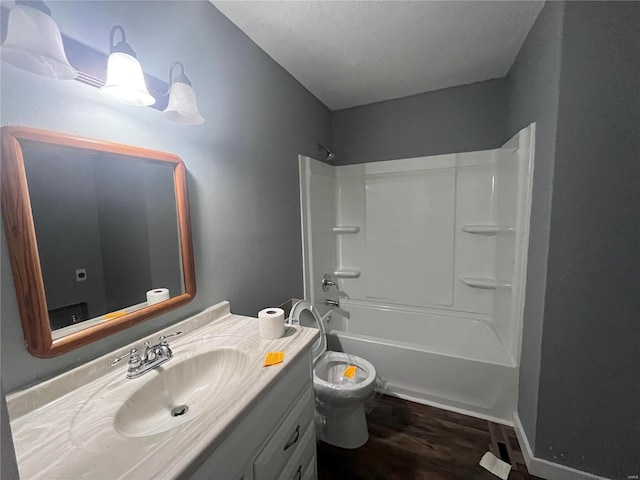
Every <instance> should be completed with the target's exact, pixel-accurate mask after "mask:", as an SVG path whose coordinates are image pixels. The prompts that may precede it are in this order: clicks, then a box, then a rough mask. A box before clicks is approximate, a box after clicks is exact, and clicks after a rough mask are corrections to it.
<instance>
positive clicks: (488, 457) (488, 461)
mask: <svg viewBox="0 0 640 480" xmlns="http://www.w3.org/2000/svg"><path fill="white" fill-rule="evenodd" d="M480 466H481V467H484V468H486V469H487V470H489V471H490V472H491V473H493V474H494V475H495V476H496V477H500V478H501V479H502V480H507V478H509V472H511V465H509V464H508V463H506V462H503V461H502V460H500V459H499V458H498V457H496V456H495V455H494V454H493V453H491V452H487V453H485V454H484V455H483V456H482V458H481V459H480Z"/></svg>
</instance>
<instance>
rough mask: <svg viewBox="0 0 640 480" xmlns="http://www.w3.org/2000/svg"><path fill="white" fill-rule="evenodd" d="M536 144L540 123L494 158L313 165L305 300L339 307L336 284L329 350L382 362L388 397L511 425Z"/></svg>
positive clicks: (305, 207)
mask: <svg viewBox="0 0 640 480" xmlns="http://www.w3.org/2000/svg"><path fill="white" fill-rule="evenodd" d="M534 138H535V125H531V126H529V127H527V128H526V129H524V130H522V131H521V132H519V133H518V134H517V135H516V136H514V137H513V138H512V139H511V140H510V141H509V142H507V143H506V144H505V145H504V146H503V147H502V148H500V149H495V150H487V151H480V152H466V153H458V154H449V155H438V156H431V157H420V158H412V159H401V160H391V161H384V162H373V163H365V164H358V165H349V166H337V167H332V166H329V165H326V164H324V163H321V162H318V161H316V160H313V159H311V158H308V157H302V156H301V157H300V181H301V204H302V234H303V255H304V269H305V272H304V280H305V297H306V298H308V299H310V300H311V301H312V302H314V303H315V304H316V306H317V307H318V308H319V310H320V311H321V312H323V313H324V312H327V311H328V310H329V309H328V307H326V306H325V305H324V300H325V299H326V298H331V299H336V298H337V292H336V290H335V289H331V290H330V291H329V292H326V293H325V292H323V290H322V288H321V286H320V280H321V278H322V275H323V274H324V273H330V274H331V275H332V276H334V280H337V283H338V285H339V287H340V294H339V295H340V308H339V309H336V308H334V309H333V311H332V313H331V315H330V316H326V317H325V318H326V320H328V322H327V323H326V326H327V329H328V331H329V332H330V334H329V346H330V348H332V349H335V350H343V351H345V352H348V353H351V354H354V355H358V356H361V357H363V358H366V359H367V360H369V361H370V362H371V363H373V365H374V366H375V367H376V370H377V371H378V373H379V374H380V375H381V376H382V378H383V379H384V380H386V381H387V382H388V391H389V393H391V394H394V395H397V396H400V397H403V398H408V399H411V400H415V401H418V402H422V403H428V404H433V405H436V406H440V407H444V408H448V409H451V410H455V411H460V412H463V413H468V414H471V415H474V416H478V417H482V418H488V419H492V420H495V421H499V422H502V423H506V424H511V422H512V418H513V413H514V411H515V407H516V401H517V381H518V366H519V357H520V344H521V337H522V316H523V310H524V288H525V278H526V260H527V255H526V252H527V248H528V236H529V214H530V205H531V185H532V178H533V174H532V172H533V157H534ZM336 227H342V228H336ZM425 245H428V248H425Z"/></svg>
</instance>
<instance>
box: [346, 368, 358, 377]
mask: <svg viewBox="0 0 640 480" xmlns="http://www.w3.org/2000/svg"><path fill="white" fill-rule="evenodd" d="M356 368H357V367H356V366H355V365H349V366H348V367H347V369H346V370H345V371H344V376H345V377H347V378H353V376H354V375H355V374H356Z"/></svg>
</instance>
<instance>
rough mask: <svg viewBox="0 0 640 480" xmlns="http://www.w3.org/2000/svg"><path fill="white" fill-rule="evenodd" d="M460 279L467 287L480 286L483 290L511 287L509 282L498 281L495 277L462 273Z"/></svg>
mask: <svg viewBox="0 0 640 480" xmlns="http://www.w3.org/2000/svg"><path fill="white" fill-rule="evenodd" d="M460 281H461V282H462V283H464V284H465V285H466V286H467V287H471V288H480V289H481V290H495V289H496V288H510V287H511V285H509V284H508V283H497V282H496V279H495V278H493V277H469V276H466V275H462V276H461V277H460Z"/></svg>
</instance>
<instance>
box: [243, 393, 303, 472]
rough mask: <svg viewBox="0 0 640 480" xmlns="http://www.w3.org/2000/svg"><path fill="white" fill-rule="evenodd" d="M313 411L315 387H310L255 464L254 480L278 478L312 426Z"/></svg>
mask: <svg viewBox="0 0 640 480" xmlns="http://www.w3.org/2000/svg"><path fill="white" fill-rule="evenodd" d="M313 409H314V406H313V386H312V385H309V386H308V387H307V388H306V389H305V390H304V392H303V393H302V395H301V396H300V398H299V399H298V401H297V402H296V403H295V404H294V406H293V408H292V409H291V412H290V413H289V415H287V417H285V419H284V420H283V421H282V423H281V424H280V425H279V426H278V428H277V429H276V431H275V433H274V434H273V435H272V436H271V438H270V439H269V441H268V442H267V443H266V445H265V446H264V448H263V449H262V451H261V452H260V454H259V455H258V457H257V458H256V459H255V461H254V462H253V475H254V480H273V479H275V478H276V476H277V475H278V472H280V470H281V469H282V466H283V465H284V464H285V463H286V462H287V460H289V458H291V456H292V454H293V453H294V451H296V447H298V445H299V443H300V440H301V439H302V438H303V437H304V435H305V433H306V431H307V429H309V425H312V423H311V422H312V420H313ZM310 430H311V432H313V431H314V429H313V428H311V429H310Z"/></svg>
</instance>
